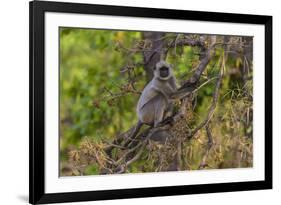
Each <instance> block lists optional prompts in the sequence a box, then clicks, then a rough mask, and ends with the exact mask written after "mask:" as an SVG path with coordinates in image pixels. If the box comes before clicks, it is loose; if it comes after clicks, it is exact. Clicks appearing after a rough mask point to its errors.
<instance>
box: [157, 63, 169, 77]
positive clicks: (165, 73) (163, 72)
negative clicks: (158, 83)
mask: <svg viewBox="0 0 281 205" xmlns="http://www.w3.org/2000/svg"><path fill="white" fill-rule="evenodd" d="M159 75H160V77H161V78H166V77H168V76H169V75H170V70H169V68H168V67H165V66H163V67H161V68H160V69H159Z"/></svg>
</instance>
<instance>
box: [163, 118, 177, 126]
mask: <svg viewBox="0 0 281 205" xmlns="http://www.w3.org/2000/svg"><path fill="white" fill-rule="evenodd" d="M175 122H176V121H175V119H174V117H173V116H170V117H167V118H166V119H165V120H163V124H170V125H171V126H173V125H174V124H175Z"/></svg>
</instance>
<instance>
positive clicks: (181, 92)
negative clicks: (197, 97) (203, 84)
mask: <svg viewBox="0 0 281 205" xmlns="http://www.w3.org/2000/svg"><path fill="white" fill-rule="evenodd" d="M195 89H196V88H195V87H186V88H183V89H179V90H177V91H175V92H174V93H172V94H171V95H170V99H171V100H180V99H182V98H184V97H186V96H188V95H189V94H190V93H192V91H193V90H195Z"/></svg>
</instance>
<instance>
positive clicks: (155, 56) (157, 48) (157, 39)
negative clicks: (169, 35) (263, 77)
mask: <svg viewBox="0 0 281 205" xmlns="http://www.w3.org/2000/svg"><path fill="white" fill-rule="evenodd" d="M163 37H164V33H161V32H143V39H144V40H145V41H146V42H149V43H151V46H150V49H149V50H147V51H144V52H143V59H144V69H145V71H146V76H147V81H150V80H151V79H152V78H153V69H154V67H155V65H156V63H157V62H158V61H159V60H160V59H161V51H162V48H163Z"/></svg>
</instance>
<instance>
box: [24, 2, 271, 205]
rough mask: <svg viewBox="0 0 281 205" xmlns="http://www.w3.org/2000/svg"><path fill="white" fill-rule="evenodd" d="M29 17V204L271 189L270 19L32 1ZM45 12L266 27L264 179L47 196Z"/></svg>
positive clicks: (267, 17) (227, 14)
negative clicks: (45, 158) (245, 24)
mask: <svg viewBox="0 0 281 205" xmlns="http://www.w3.org/2000/svg"><path fill="white" fill-rule="evenodd" d="M29 12H30V22H29V25H30V31H29V32H30V33H29V36H30V39H29V42H30V51H29V52H30V59H29V61H30V74H29V77H30V86H29V87H30V90H29V92H30V107H29V112H30V113H29V115H30V119H29V122H30V128H29V132H30V143H29V152H30V158H29V161H30V162H29V163H30V164H29V202H30V203H32V204H38V203H39V204H43V203H55V202H74V201H91V200H106V199H122V198H137V197H154V196H167V195H183V194H198V193H214V192H230V191H244V190H260V189H271V188H272V17H271V16H262V15H248V14H247V15H246V14H230V13H215V12H201V11H200V12H199V11H184V10H169V9H155V8H137V7H123V6H105V5H93V4H78V3H62V2H46V1H32V2H30V5H29ZM45 12H62V13H79V14H80V13H81V14H98V15H110V16H130V17H147V18H163V19H182V20H198V21H210V22H215V21H218V22H227V23H247V24H259V25H264V26H265V65H264V66H265V133H264V136H265V145H264V146H265V180H263V181H247V182H235V183H218V184H197V185H184V186H168V187H153V188H135V189H121V190H106V191H85V192H82V191H81V192H71V193H45V188H44V187H45V179H44V177H45V171H44V170H45V160H44V156H45V147H44V133H45V126H44V123H45V80H44V78H45V76H44V63H45V57H44V55H45V53H44V39H45V36H44V35H45V34H44V25H45V23H44V20H45V17H44V14H45Z"/></svg>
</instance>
